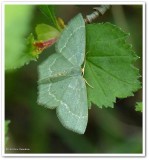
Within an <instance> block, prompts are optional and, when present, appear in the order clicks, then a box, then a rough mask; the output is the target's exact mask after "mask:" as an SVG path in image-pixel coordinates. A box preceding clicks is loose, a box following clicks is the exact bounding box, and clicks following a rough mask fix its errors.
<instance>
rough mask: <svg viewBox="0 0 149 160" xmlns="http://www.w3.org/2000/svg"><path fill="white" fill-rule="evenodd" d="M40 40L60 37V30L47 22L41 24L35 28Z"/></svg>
mask: <svg viewBox="0 0 149 160" xmlns="http://www.w3.org/2000/svg"><path fill="white" fill-rule="evenodd" d="M35 31H36V34H37V40H38V41H41V40H42V41H47V40H49V39H51V38H58V37H59V36H60V32H59V31H58V30H57V29H55V28H54V27H52V26H49V25H47V24H39V25H37V26H36V28H35Z"/></svg>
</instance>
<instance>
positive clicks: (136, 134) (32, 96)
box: [5, 5, 142, 153]
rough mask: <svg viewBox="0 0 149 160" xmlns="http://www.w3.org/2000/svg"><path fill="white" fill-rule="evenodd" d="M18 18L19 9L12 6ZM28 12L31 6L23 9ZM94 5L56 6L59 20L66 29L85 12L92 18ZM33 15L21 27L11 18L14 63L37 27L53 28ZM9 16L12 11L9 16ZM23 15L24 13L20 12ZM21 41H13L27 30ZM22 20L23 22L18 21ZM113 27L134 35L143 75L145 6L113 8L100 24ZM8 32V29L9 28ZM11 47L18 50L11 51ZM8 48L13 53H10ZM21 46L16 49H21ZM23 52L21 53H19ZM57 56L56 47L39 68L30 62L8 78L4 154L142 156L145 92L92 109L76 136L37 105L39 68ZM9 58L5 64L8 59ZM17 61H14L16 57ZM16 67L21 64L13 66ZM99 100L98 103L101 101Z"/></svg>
mask: <svg viewBox="0 0 149 160" xmlns="http://www.w3.org/2000/svg"><path fill="white" fill-rule="evenodd" d="M13 7H14V9H15V11H16V12H18V13H17V14H18V15H19V14H20V13H21V11H20V10H19V9H17V7H18V6H13ZM25 7H27V8H28V7H30V6H25ZM93 7H94V6H91V5H81V6H80V5H61V6H56V7H55V9H56V14H57V16H58V17H61V18H62V19H63V20H64V21H65V23H66V24H67V22H68V21H69V20H70V19H71V18H72V17H74V16H75V15H76V14H77V13H79V12H81V13H82V14H83V16H84V17H85V16H86V15H87V14H90V13H92V12H93V10H92V8H93ZM30 8H31V9H30V14H24V15H21V16H20V21H17V22H15V21H14V22H13V19H14V18H13V16H14V15H13V14H11V15H10V14H8V15H9V18H8V19H9V21H10V20H11V21H12V23H10V24H12V25H10V24H9V23H6V24H5V28H7V27H10V30H9V33H5V35H6V36H7V34H9V37H10V39H8V38H7V39H6V40H7V41H8V42H9V43H8V42H7V41H6V44H8V45H6V48H5V49H6V50H5V51H6V53H5V55H7V57H9V56H10V57H11V58H12V59H13V49H14V48H15V47H16V48H15V49H16V50H14V52H18V54H21V53H20V52H22V50H23V47H22V48H20V46H22V45H23V44H21V43H23V42H24V41H23V40H25V38H26V37H27V36H28V34H29V33H31V32H33V33H34V29H35V26H36V25H37V24H39V23H46V24H49V22H48V19H47V18H46V17H45V16H44V15H43V14H42V13H41V12H40V10H39V8H38V6H32V7H30ZM6 12H9V9H8V10H6ZM22 12H23V10H22ZM22 16H23V18H25V19H27V20H26V23H25V27H26V29H25V30H24V33H23V34H22V35H21V38H22V39H23V40H22V41H20V40H19V39H17V37H12V36H13V33H14V32H19V27H24V24H23V23H21V18H22ZM6 18H7V17H6ZM18 20H19V17H18ZM107 21H108V22H111V23H113V24H116V25H118V26H119V27H121V28H122V29H123V30H124V31H127V32H129V33H130V35H131V36H130V39H129V40H128V41H129V42H130V43H132V45H133V48H134V50H135V51H136V54H137V55H138V56H140V59H139V60H138V61H137V63H136V66H137V67H138V68H139V69H140V74H142V6H141V5H112V7H111V8H110V10H108V11H107V12H106V13H105V14H104V15H103V16H100V17H99V18H98V19H97V20H96V22H107ZM8 24H9V25H10V26H7V25H8ZM11 41H13V45H15V46H14V47H12V44H10V43H11ZM10 46H11V48H12V49H10ZM17 46H18V47H17ZM19 51H20V52H19ZM53 52H54V46H52V47H51V48H48V49H47V50H45V51H44V52H43V53H42V55H41V56H40V58H39V59H38V61H37V62H35V61H32V62H31V63H30V64H29V65H25V66H23V67H21V68H19V69H16V70H11V71H6V72H5V119H6V120H7V119H8V120H10V121H11V123H10V124H9V131H8V137H9V139H8V142H7V144H6V147H7V148H8V150H6V153H142V113H140V112H136V111H135V103H136V102H138V101H141V100H142V90H139V91H138V92H136V93H135V94H134V96H133V97H129V98H125V99H117V102H116V104H115V107H114V109H111V108H107V109H105V108H103V109H99V108H98V107H96V106H92V108H91V110H89V120H88V125H87V129H86V132H85V134H84V135H78V134H76V133H73V132H71V131H69V130H67V129H65V128H64V127H63V126H62V125H61V124H60V122H59V121H58V118H57V116H56V112H55V110H49V109H47V108H44V107H42V106H39V105H38V104H37V94H38V91H37V80H38V72H37V67H38V65H39V64H40V63H41V62H42V61H43V60H44V59H45V58H47V57H48V56H49V55H50V54H52V53H53ZM7 57H6V58H7ZM14 58H15V57H14ZM15 62H16V63H17V59H16V60H15ZM99 98H100V97H99ZM9 148H28V149H29V150H27V151H23V150H9Z"/></svg>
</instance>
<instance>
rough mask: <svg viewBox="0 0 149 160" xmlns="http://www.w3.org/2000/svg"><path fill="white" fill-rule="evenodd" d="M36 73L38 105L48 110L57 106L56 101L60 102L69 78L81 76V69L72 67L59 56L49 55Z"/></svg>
mask: <svg viewBox="0 0 149 160" xmlns="http://www.w3.org/2000/svg"><path fill="white" fill-rule="evenodd" d="M38 71H39V80H38V84H39V86H38V90H39V92H38V103H39V104H41V105H44V106H45V107H48V108H55V107H56V106H58V105H59V101H58V100H61V97H62V95H63V92H64V89H65V88H67V86H68V84H69V83H70V79H69V77H73V76H76V75H81V69H80V68H79V67H76V66H73V65H72V64H71V63H70V62H69V61H68V60H67V59H66V58H65V57H63V55H61V54H53V55H51V56H50V57H49V58H48V59H47V60H46V61H44V62H43V63H42V64H41V65H39V69H38ZM63 80H65V81H63ZM55 96H56V97H55ZM57 99H58V100H57Z"/></svg>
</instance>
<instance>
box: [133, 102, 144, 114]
mask: <svg viewBox="0 0 149 160" xmlns="http://www.w3.org/2000/svg"><path fill="white" fill-rule="evenodd" d="M142 107H143V104H142V102H137V103H136V106H135V110H136V111H139V112H142Z"/></svg>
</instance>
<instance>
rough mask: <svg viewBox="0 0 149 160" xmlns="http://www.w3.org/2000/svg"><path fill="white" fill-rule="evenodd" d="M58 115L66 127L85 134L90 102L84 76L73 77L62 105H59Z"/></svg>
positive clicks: (64, 94) (61, 102)
mask: <svg viewBox="0 0 149 160" xmlns="http://www.w3.org/2000/svg"><path fill="white" fill-rule="evenodd" d="M57 115H58V118H59V120H60V122H61V123H62V124H63V125H64V127H66V128H68V129H70V130H72V131H74V132H77V133H79V134H83V133H84V132H85V129H86V126H87V121H88V104H87V94H86V85H85V81H84V79H83V78H82V76H76V77H73V78H71V81H70V83H69V85H68V86H67V88H66V90H65V92H64V93H63V97H62V99H61V101H60V105H59V106H58V107H57Z"/></svg>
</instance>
